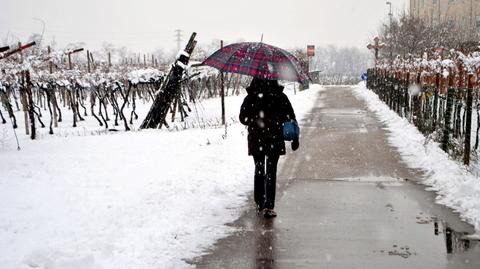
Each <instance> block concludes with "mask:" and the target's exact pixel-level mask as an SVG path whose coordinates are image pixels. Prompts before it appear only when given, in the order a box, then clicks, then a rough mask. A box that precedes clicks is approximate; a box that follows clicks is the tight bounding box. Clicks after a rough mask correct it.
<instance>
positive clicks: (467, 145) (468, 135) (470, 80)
mask: <svg viewBox="0 0 480 269" xmlns="http://www.w3.org/2000/svg"><path fill="white" fill-rule="evenodd" d="M474 83H475V78H474V76H473V74H469V75H468V86H467V122H466V126H465V150H464V155H463V164H464V165H470V150H471V148H472V147H471V143H470V138H471V132H472V105H473V87H474Z"/></svg>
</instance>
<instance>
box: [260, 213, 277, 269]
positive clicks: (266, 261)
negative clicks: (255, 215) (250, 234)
mask: <svg viewBox="0 0 480 269" xmlns="http://www.w3.org/2000/svg"><path fill="white" fill-rule="evenodd" d="M255 243H256V260H255V268H257V269H273V268H275V228H274V222H273V220H272V219H264V218H263V217H262V218H259V219H258V221H257V227H256V229H255Z"/></svg>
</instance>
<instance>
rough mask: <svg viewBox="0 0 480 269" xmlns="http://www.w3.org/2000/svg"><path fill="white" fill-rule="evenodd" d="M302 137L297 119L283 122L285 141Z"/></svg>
mask: <svg viewBox="0 0 480 269" xmlns="http://www.w3.org/2000/svg"><path fill="white" fill-rule="evenodd" d="M299 137H300V127H298V123H297V121H287V122H285V123H284V124H283V139H284V140H285V141H294V140H298V139H299Z"/></svg>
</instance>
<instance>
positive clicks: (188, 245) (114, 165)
mask: <svg viewBox="0 0 480 269" xmlns="http://www.w3.org/2000/svg"><path fill="white" fill-rule="evenodd" d="M319 90H321V87H319V86H313V87H312V89H311V90H308V91H303V92H299V93H298V94H297V95H294V94H293V90H292V88H291V86H289V87H287V89H286V93H287V95H289V97H290V99H291V101H292V104H293V106H294V108H295V110H296V113H297V117H298V118H299V119H301V118H302V117H303V116H304V115H305V113H307V112H309V111H310V109H311V106H312V104H313V102H314V101H315V100H316V96H317V93H318V91H319ZM242 100H243V96H235V97H228V98H226V103H227V119H229V122H230V123H231V124H232V125H231V126H229V128H228V136H227V138H226V139H224V134H225V131H224V129H223V128H205V129H191V130H186V131H182V132H169V131H167V130H147V131H138V132H129V133H123V132H119V133H118V134H114V135H105V134H103V135H83V134H82V133H83V132H85V133H86V131H82V128H85V130H89V131H93V130H103V128H102V127H98V126H97V127H95V120H94V119H91V117H88V118H89V119H88V120H87V121H86V122H82V123H81V124H84V125H85V127H77V128H76V129H75V128H69V127H67V128H64V129H61V128H58V129H55V132H56V133H60V134H64V135H63V137H61V136H60V137H59V136H49V135H48V134H47V132H48V130H46V129H39V130H38V131H39V139H38V140H36V141H31V140H29V139H28V136H26V135H25V134H24V131H23V130H22V129H21V128H22V127H20V128H19V129H18V134H19V136H20V142H21V146H22V151H16V146H15V140H14V139H13V134H12V132H11V129H10V128H11V127H9V126H8V125H0V136H1V135H2V134H5V135H6V138H5V139H2V138H1V137H0V142H2V141H3V143H4V144H5V145H0V146H1V147H0V171H1V173H0V238H1V239H2V240H0V264H1V266H0V267H2V268H25V269H26V268H29V269H30V268H49V269H60V268H62V269H63V268H65V269H72V268H81V269H98V268H142V269H143V268H146V269H148V268H189V267H191V265H189V264H188V262H187V261H188V260H189V259H192V258H194V257H197V256H199V255H201V254H202V253H203V251H204V250H206V249H208V248H209V247H210V246H211V245H213V243H214V242H216V240H218V239H220V238H222V237H224V236H226V235H228V234H229V233H231V232H232V228H231V227H228V226H226V225H225V224H226V223H230V222H232V221H234V220H235V219H237V218H238V217H239V216H240V215H241V213H242V210H243V209H244V207H245V203H246V201H247V199H248V196H249V195H250V193H251V191H252V190H253V180H252V177H253V161H252V160H251V157H249V156H247V138H246V136H247V131H246V129H245V128H244V127H243V126H241V125H240V124H235V123H233V122H234V119H235V118H238V112H239V108H240V104H241V102H242ZM220 104H221V102H220V100H219V99H211V100H207V101H205V102H203V103H202V104H197V106H195V109H194V110H195V112H192V113H191V114H192V115H191V117H190V118H191V119H192V120H200V118H201V120H206V121H207V120H213V119H216V118H219V117H220V115H219V112H220V111H221V109H220ZM141 106H143V107H144V108H143V109H142V108H141ZM148 106H149V104H143V105H142V104H139V115H140V117H141V118H142V116H143V115H144V114H146V112H147V111H148ZM17 113H19V116H18V117H17V118H18V119H19V120H20V122H19V126H23V125H22V122H21V119H22V117H21V113H22V112H17ZM67 113H69V112H67V111H65V114H66V115H67ZM70 113H71V112H70ZM63 124H68V122H64V123H63ZM95 128H96V129H95ZM79 129H80V130H79ZM77 132H79V133H77ZM99 134H101V133H99Z"/></svg>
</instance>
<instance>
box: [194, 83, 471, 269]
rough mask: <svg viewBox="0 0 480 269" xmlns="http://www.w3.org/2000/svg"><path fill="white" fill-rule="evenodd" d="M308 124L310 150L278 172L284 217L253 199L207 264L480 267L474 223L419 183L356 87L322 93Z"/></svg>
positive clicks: (305, 144) (304, 143)
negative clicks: (260, 208)
mask: <svg viewBox="0 0 480 269" xmlns="http://www.w3.org/2000/svg"><path fill="white" fill-rule="evenodd" d="M300 125H301V128H302V139H301V141H300V145H301V148H300V149H299V150H298V151H297V152H295V153H289V154H288V155H287V156H286V157H283V161H282V167H281V169H280V172H279V175H278V184H279V187H278V189H277V204H276V211H277V213H278V217H277V218H276V219H273V220H266V219H264V218H263V217H262V216H259V215H257V214H256V212H255V210H254V209H253V201H251V202H250V203H249V204H248V205H246V206H245V213H244V215H243V216H242V217H241V218H240V219H238V220H237V221H236V222H235V223H232V224H231V225H232V226H234V227H235V228H237V229H238V232H236V233H234V234H233V235H231V236H229V237H227V238H225V239H222V240H220V241H218V242H217V244H216V245H215V246H214V247H213V248H212V249H211V251H210V253H208V254H207V255H205V256H202V257H199V258H198V259H196V260H194V261H191V262H192V263H193V264H195V265H196V266H197V268H436V269H438V268H480V242H478V241H472V240H468V235H469V234H471V233H473V232H474V230H473V228H472V227H471V226H470V225H468V224H466V223H464V222H462V221H461V220H460V219H459V218H458V216H457V215H456V214H455V213H453V212H452V211H451V210H449V209H448V208H445V207H442V206H439V205H436V204H435V203H434V198H435V195H434V194H433V193H430V192H427V191H425V190H424V186H422V185H419V184H417V183H415V182H416V181H418V180H419V178H421V176H422V174H421V173H420V172H418V171H413V170H410V169H408V168H407V167H406V165H404V164H403V163H402V162H401V161H400V157H399V154H398V153H397V151H396V150H395V149H394V148H392V147H391V146H390V145H389V144H388V142H387V135H388V133H387V131H385V130H384V128H383V127H384V126H383V125H382V124H381V123H380V122H379V121H378V120H377V119H376V117H375V115H373V114H372V113H370V112H369V111H368V110H367V108H366V106H365V104H364V103H363V102H362V101H360V100H358V99H356V98H355V96H354V95H353V93H352V89H351V88H348V87H343V88H342V87H332V88H328V89H327V90H326V91H324V92H321V93H319V96H318V101H317V103H316V105H315V107H314V108H313V110H312V111H311V114H309V116H308V117H307V119H306V120H304V121H303V122H301V123H300ZM252 170H253V161H252ZM252 174H253V172H252ZM252 184H253V178H252Z"/></svg>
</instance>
